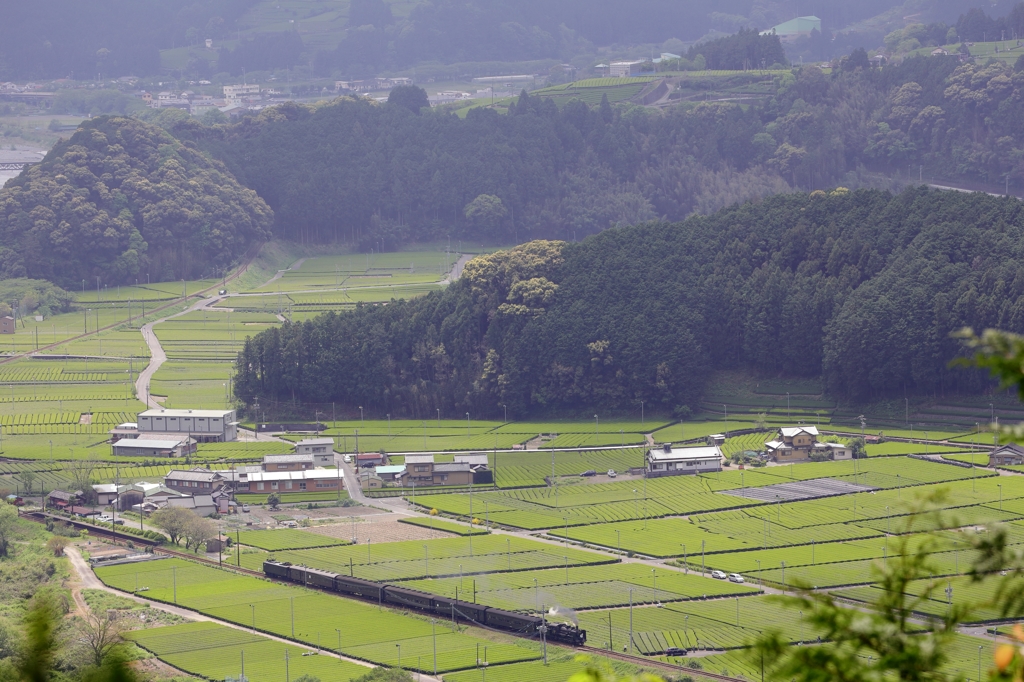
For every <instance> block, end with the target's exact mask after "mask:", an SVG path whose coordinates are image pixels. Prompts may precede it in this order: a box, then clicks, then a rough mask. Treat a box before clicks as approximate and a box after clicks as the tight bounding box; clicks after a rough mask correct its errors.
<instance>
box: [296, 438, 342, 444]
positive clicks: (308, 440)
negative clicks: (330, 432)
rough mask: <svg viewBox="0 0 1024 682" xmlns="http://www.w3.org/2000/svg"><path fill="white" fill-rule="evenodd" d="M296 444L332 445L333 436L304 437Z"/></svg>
mask: <svg viewBox="0 0 1024 682" xmlns="http://www.w3.org/2000/svg"><path fill="white" fill-rule="evenodd" d="M296 445H334V439H333V438H306V439H305V440H300V441H299V442H298V443H296Z"/></svg>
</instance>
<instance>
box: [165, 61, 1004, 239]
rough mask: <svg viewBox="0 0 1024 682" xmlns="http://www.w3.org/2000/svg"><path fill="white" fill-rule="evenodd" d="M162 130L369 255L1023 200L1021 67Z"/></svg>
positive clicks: (798, 77) (295, 227)
mask: <svg viewBox="0 0 1024 682" xmlns="http://www.w3.org/2000/svg"><path fill="white" fill-rule="evenodd" d="M859 58H862V61H863V63H861V61H859ZM1022 68H1024V64H1022ZM684 85H686V87H695V88H701V87H705V86H706V85H707V84H702V82H701V81H700V79H699V78H698V77H694V78H693V82H692V83H689V84H688V85H687V84H684ZM173 132H174V134H175V135H177V136H179V137H181V138H182V139H193V140H195V141H196V143H197V144H198V145H199V146H200V147H203V148H206V149H208V150H210V151H211V153H212V154H214V155H215V156H217V157H219V158H221V159H223V160H224V161H225V163H226V164H227V165H228V167H229V168H231V169H232V171H233V172H234V173H235V174H236V176H237V177H238V178H239V180H240V181H241V182H242V183H243V184H245V185H247V186H249V187H251V188H253V189H255V190H256V191H257V192H258V193H259V194H260V196H261V197H263V198H264V199H266V201H267V202H268V203H269V204H270V206H271V207H272V208H273V209H274V211H275V214H276V216H277V224H276V226H275V234H276V235H277V236H280V237H285V238H292V239H296V240H302V241H312V242H325V241H341V242H349V243H352V244H354V245H356V246H358V247H360V248H363V249H365V250H369V248H370V246H371V245H374V244H377V245H380V244H382V245H383V246H384V248H385V249H388V248H394V247H397V246H399V245H401V244H404V243H408V242H410V241H421V242H422V241H430V240H437V239H444V238H445V237H446V236H449V235H450V236H452V237H456V236H458V237H459V238H462V239H470V240H480V241H489V242H491V243H499V244H502V243H504V244H508V243H521V242H522V241H526V240H529V239H564V240H572V239H574V238H577V239H582V238H583V237H584V236H586V235H588V234H592V233H595V232H598V231H600V230H603V229H605V228H607V227H609V226H611V225H622V224H630V223H636V222H642V221H645V220H650V219H655V218H659V219H664V220H668V221H676V220H682V219H684V218H686V217H687V216H688V215H690V214H691V213H692V212H695V211H696V212H701V213H708V212H711V211H714V210H717V209H718V208H721V207H723V206H726V205H729V204H731V203H735V202H737V201H743V200H746V199H749V198H754V197H760V196H763V195H766V194H771V193H776V192H782V191H790V190H791V188H800V189H805V190H811V189H815V188H818V187H833V186H836V185H843V186H852V187H859V186H865V185H868V186H872V185H874V186H877V184H878V183H885V182H887V178H893V177H899V178H901V180H902V182H904V183H905V182H907V173H908V168H912V169H913V175H914V179H915V180H916V179H917V175H918V170H919V167H920V166H923V167H924V174H925V177H929V176H930V177H933V178H935V177H938V178H947V179H950V180H965V179H969V180H975V181H978V180H982V181H987V182H989V183H991V184H993V185H996V184H998V186H999V187H1002V186H1003V184H1004V178H1005V177H1006V176H1007V174H1009V176H1010V188H1011V190H1016V191H1017V192H1018V193H1019V190H1020V188H1021V186H1022V183H1024V71H1017V72H1014V71H1013V69H1012V68H1011V67H1010V66H1007V65H1005V64H1002V63H993V64H989V65H981V64H966V65H962V66H959V65H958V62H957V60H955V59H939V58H931V57H925V58H915V59H907V60H905V61H903V62H902V63H901V64H899V65H896V66H888V67H886V68H884V69H876V68H870V67H869V66H868V64H867V55H866V54H864V53H863V52H861V53H860V54H859V55H858V56H855V57H851V58H850V59H848V60H846V61H844V63H843V64H842V65H841V66H840V68H837V69H836V70H835V71H834V72H833V73H832V74H825V73H823V72H822V71H821V70H819V69H818V68H817V67H814V66H805V67H802V68H798V69H795V70H794V72H793V73H792V74H785V75H784V76H783V77H781V79H780V80H779V81H778V83H777V89H776V91H775V94H774V95H773V96H772V97H770V98H768V99H766V100H764V101H763V102H761V104H760V105H757V106H747V107H740V106H739V105H737V104H735V103H731V102H717V103H716V102H710V103H701V104H698V105H695V106H694V105H686V106H680V107H676V108H673V109H671V110H669V111H666V112H658V111H652V110H649V109H643V108H640V107H636V106H633V107H629V106H624V107H622V108H620V109H616V108H613V107H610V106H601V107H588V106H587V105H586V104H584V103H583V102H582V101H578V100H576V101H570V102H568V103H567V104H565V105H564V106H563V107H562V108H561V109H557V108H556V107H555V105H554V104H553V103H552V102H551V101H550V100H547V99H544V98H543V97H539V96H529V97H520V98H519V99H518V101H516V102H515V103H513V105H512V106H511V107H510V108H509V112H508V114H507V115H503V114H499V113H498V112H497V111H494V110H489V109H473V110H471V111H469V113H468V115H467V116H466V118H465V119H460V118H458V117H456V116H454V115H452V114H446V113H443V112H440V111H428V110H425V109H424V110H423V111H420V112H418V113H413V111H410V110H409V108H408V107H406V106H401V105H397V104H395V103H390V104H386V105H383V106H379V105H375V104H373V103H371V102H367V101H365V100H361V101H357V100H352V99H339V100H337V101H335V102H332V103H330V104H326V105H323V106H319V107H315V108H314V107H306V106H298V105H285V106H281V107H276V108H273V109H268V110H264V111H263V112H261V113H260V114H259V115H257V116H255V117H254V118H251V119H248V120H246V121H244V122H241V123H237V124H234V125H231V126H227V127H221V126H218V127H215V128H203V127H202V126H199V125H198V124H195V123H194V122H193V123H186V124H182V125H180V126H178V127H177V128H174V129H173ZM481 195H486V196H496V197H498V198H499V199H500V203H496V204H494V205H495V207H496V210H495V211H493V212H492V213H489V214H488V213H485V214H481V213H479V212H473V211H469V212H467V208H468V207H469V206H470V205H471V203H472V202H473V201H474V199H476V198H477V197H478V196H481ZM342 216H343V218H342Z"/></svg>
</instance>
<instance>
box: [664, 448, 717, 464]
mask: <svg viewBox="0 0 1024 682" xmlns="http://www.w3.org/2000/svg"><path fill="white" fill-rule="evenodd" d="M721 456H722V451H721V450H719V449H718V446H717V445H708V446H705V447H698V448H676V449H673V450H671V451H670V452H665V450H664V449H663V448H654V449H651V450H648V451H647V457H648V458H649V459H651V460H653V461H655V462H677V461H685V460H689V459H715V458H721Z"/></svg>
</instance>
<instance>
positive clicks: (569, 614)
mask: <svg viewBox="0 0 1024 682" xmlns="http://www.w3.org/2000/svg"><path fill="white" fill-rule="evenodd" d="M548 615H549V616H561V617H562V618H568V619H569V620H571V621H572V624H573V625H575V626H576V627H579V626H580V619H579V618H577V617H576V612H575V611H573V610H572V609H570V608H569V607H567V606H552V607H551V608H550V609H548Z"/></svg>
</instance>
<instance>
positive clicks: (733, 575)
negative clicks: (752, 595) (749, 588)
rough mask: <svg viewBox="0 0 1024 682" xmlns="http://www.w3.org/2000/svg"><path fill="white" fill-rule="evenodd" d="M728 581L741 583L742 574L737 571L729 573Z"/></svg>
mask: <svg viewBox="0 0 1024 682" xmlns="http://www.w3.org/2000/svg"><path fill="white" fill-rule="evenodd" d="M729 582H731V583H741V582H743V576H742V575H740V574H739V573H730V574H729Z"/></svg>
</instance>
